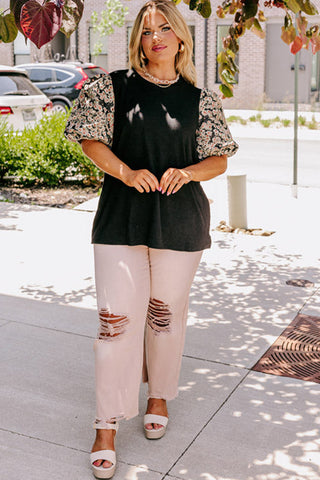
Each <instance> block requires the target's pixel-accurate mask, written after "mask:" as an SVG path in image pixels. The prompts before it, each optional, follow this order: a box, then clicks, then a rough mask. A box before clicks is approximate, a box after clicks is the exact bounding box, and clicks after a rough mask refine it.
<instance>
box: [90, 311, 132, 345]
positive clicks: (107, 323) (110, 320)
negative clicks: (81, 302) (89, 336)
mask: <svg viewBox="0 0 320 480" xmlns="http://www.w3.org/2000/svg"><path fill="white" fill-rule="evenodd" d="M99 320H100V329H99V333H98V339H100V340H110V339H112V338H114V337H118V336H119V335H122V334H123V333H124V332H125V330H126V326H127V325H128V323H129V320H128V317H127V316H126V315H114V314H113V313H110V311H109V310H108V309H106V308H101V309H100V310H99Z"/></svg>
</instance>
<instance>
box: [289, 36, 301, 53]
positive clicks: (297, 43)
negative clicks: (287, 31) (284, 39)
mask: <svg viewBox="0 0 320 480" xmlns="http://www.w3.org/2000/svg"><path fill="white" fill-rule="evenodd" d="M302 46H303V41H302V40H301V38H300V37H298V36H296V38H295V39H294V41H293V42H292V43H291V45H290V51H291V53H293V55H295V54H296V53H298V52H299V51H300V50H301V48H302Z"/></svg>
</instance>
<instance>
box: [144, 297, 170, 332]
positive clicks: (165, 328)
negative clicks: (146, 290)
mask: <svg viewBox="0 0 320 480" xmlns="http://www.w3.org/2000/svg"><path fill="white" fill-rule="evenodd" d="M171 317H172V313H171V311H170V308H169V305H167V304H166V303H164V302H161V300H156V299H155V298H151V299H150V302H149V307H148V314H147V321H148V325H149V327H151V328H152V330H154V331H155V332H156V333H168V332H170V324H171Z"/></svg>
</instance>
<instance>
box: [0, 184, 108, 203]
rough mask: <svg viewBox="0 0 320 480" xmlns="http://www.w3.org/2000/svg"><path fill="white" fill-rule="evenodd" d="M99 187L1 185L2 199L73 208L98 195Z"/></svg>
mask: <svg viewBox="0 0 320 480" xmlns="http://www.w3.org/2000/svg"><path fill="white" fill-rule="evenodd" d="M98 192H99V188H98V187H80V186H70V187H68V186H64V187H61V188H45V187H30V188H26V187H20V186H5V187H0V201H2V202H10V203H23V204H28V205H41V206H45V207H56V208H73V207H75V206H76V205H79V204H81V203H83V202H86V201H87V200H90V199H91V198H94V197H96V196H97V195H98Z"/></svg>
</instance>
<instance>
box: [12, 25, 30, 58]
mask: <svg viewBox="0 0 320 480" xmlns="http://www.w3.org/2000/svg"><path fill="white" fill-rule="evenodd" d="M13 55H14V64H15V65H21V64H22V63H30V62H31V56H30V41H29V40H27V43H26V41H25V38H24V36H23V35H22V33H20V32H18V35H17V37H16V39H15V41H14V42H13Z"/></svg>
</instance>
